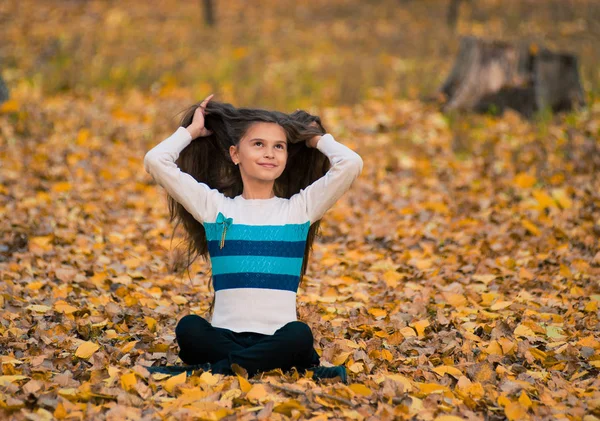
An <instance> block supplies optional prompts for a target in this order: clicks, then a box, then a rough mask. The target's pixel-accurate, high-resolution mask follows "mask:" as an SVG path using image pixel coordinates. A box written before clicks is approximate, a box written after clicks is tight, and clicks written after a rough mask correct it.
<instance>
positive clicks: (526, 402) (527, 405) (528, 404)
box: [519, 390, 532, 408]
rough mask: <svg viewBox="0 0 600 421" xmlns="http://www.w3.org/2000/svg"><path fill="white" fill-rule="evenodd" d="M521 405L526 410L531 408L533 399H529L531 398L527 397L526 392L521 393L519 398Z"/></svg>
mask: <svg viewBox="0 0 600 421" xmlns="http://www.w3.org/2000/svg"><path fill="white" fill-rule="evenodd" d="M519 403H520V404H521V405H523V406H524V407H525V408H531V405H532V402H531V399H529V396H527V393H526V392H525V391H524V390H522V391H521V396H519Z"/></svg>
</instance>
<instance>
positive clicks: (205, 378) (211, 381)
mask: <svg viewBox="0 0 600 421" xmlns="http://www.w3.org/2000/svg"><path fill="white" fill-rule="evenodd" d="M200 382H201V383H204V384H207V385H209V386H214V385H215V384H217V383H219V376H218V375H215V374H212V373H210V372H208V371H205V372H204V373H202V374H201V375H200Z"/></svg>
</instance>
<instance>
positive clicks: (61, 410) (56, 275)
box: [0, 90, 600, 421]
mask: <svg viewBox="0 0 600 421" xmlns="http://www.w3.org/2000/svg"><path fill="white" fill-rule="evenodd" d="M192 100H193V99H192V98H189V97H179V98H174V97H166V98H163V97H160V96H152V97H149V96H145V95H143V94H142V93H139V92H136V91H132V93H131V94H130V95H128V96H123V97H111V96H108V95H106V94H105V93H103V92H102V91H101V90H98V91H93V92H90V93H89V95H87V96H85V97H83V96H82V97H77V96H73V95H64V96H59V97H54V98H47V99H46V100H45V102H44V104H43V106H40V104H39V103H38V102H36V101H30V100H27V99H26V97H25V96H22V97H19V95H18V94H17V95H16V96H15V98H14V99H13V100H11V101H10V102H8V103H6V104H4V106H3V107H2V108H1V112H0V162H1V166H0V180H1V184H0V214H2V218H0V236H1V238H0V276H1V283H0V291H1V295H0V350H1V351H0V354H1V355H2V357H1V363H2V364H1V369H2V373H1V375H0V406H1V407H2V411H3V414H4V416H10V417H12V418H14V419H33V420H45V419H52V418H53V417H54V418H56V419H132V420H137V419H161V418H162V419H244V420H246V419H248V420H250V419H275V420H277V419H288V418H291V419H298V418H302V419H305V418H306V419H328V418H337V419H341V418H344V419H357V420H363V419H372V420H373V419H382V420H391V419H407V420H408V419H419V420H440V421H442V420H445V421H449V420H458V419H469V420H484V419H489V420H501V419H509V420H523V419H548V420H550V419H570V420H585V421H592V420H597V419H598V418H600V391H599V390H598V388H599V387H600V380H598V374H599V372H600V332H599V325H598V316H599V308H598V307H599V302H600V284H599V281H598V280H599V279H600V247H599V244H598V239H599V237H600V194H599V191H600V182H599V181H598V178H597V177H596V174H597V172H598V169H599V168H600V153H599V149H600V146H599V144H598V135H599V133H600V132H599V129H600V106H599V105H598V104H592V106H591V108H590V110H588V111H585V112H581V113H579V114H571V115H567V116H563V117H556V118H554V119H551V120H546V121H540V122H538V123H535V124H534V123H530V122H526V121H523V120H521V119H520V118H519V117H518V116H517V115H515V114H511V113H507V114H505V116H504V117H502V118H491V117H486V116H479V117H470V118H466V117H462V118H452V119H449V118H447V117H444V116H442V115H441V114H440V113H438V112H437V111H436V110H435V109H434V108H431V107H429V106H426V105H423V104H421V103H419V102H412V101H383V100H382V101H374V100H373V101H365V102H364V103H362V104H359V105H357V106H355V107H339V108H327V109H323V110H319V114H320V115H321V116H322V117H323V120H324V121H325V122H326V125H327V127H328V128H329V131H330V132H331V133H332V134H333V135H334V136H335V137H336V138H337V139H339V140H340V141H341V142H343V143H345V144H346V145H348V146H350V147H351V148H353V149H355V150H356V151H357V152H359V153H360V154H361V155H362V156H363V159H364V162H365V166H364V171H363V173H362V175H361V176H360V178H359V179H358V180H357V181H356V183H355V184H354V186H353V187H352V189H351V190H350V191H349V192H348V193H347V194H346V195H345V196H344V197H343V198H342V199H341V200H340V201H339V202H338V203H337V204H336V205H335V206H334V208H332V209H331V210H330V211H329V212H328V213H327V214H326V217H325V218H324V220H323V230H322V235H321V237H320V238H319V240H318V242H317V243H316V244H315V252H314V254H313V255H312V260H311V263H310V267H309V271H308V276H307V279H306V281H305V283H304V285H303V287H302V288H301V290H300V291H299V315H300V319H301V320H304V321H306V322H307V323H309V324H310V325H311V327H312V328H313V332H314V336H315V340H316V342H315V346H316V347H317V349H318V351H319V352H320V353H321V355H322V358H321V360H322V363H324V364H327V363H331V364H345V365H346V367H347V369H348V372H349V375H350V383H351V384H350V385H349V386H345V385H343V384H340V383H336V382H323V383H320V384H315V382H313V381H312V380H310V379H308V378H298V376H297V374H296V375H294V373H291V374H286V375H282V373H278V372H273V373H268V374H267V375H264V376H262V377H255V378H253V379H249V380H250V381H247V380H246V379H244V378H243V377H223V376H220V375H211V374H210V373H205V374H202V375H197V376H192V377H189V378H187V379H185V378H184V377H181V376H178V377H172V378H162V377H160V376H157V375H155V377H150V376H149V375H148V372H147V371H145V370H144V369H143V368H141V367H140V366H141V365H146V364H151V363H153V362H155V361H159V362H160V363H167V362H168V363H176V362H177V347H176V345H175V344H174V343H173V338H174V326H175V323H176V321H177V320H178V319H179V318H180V317H182V316H183V315H185V314H188V313H190V312H192V313H198V314H205V312H206V311H207V309H208V306H209V303H210V300H211V297H212V292H211V291H209V289H208V287H207V281H208V273H209V267H208V265H207V264H205V263H204V262H200V261H198V262H197V263H195V264H194V265H193V267H192V270H191V272H190V275H191V276H188V274H187V273H182V272H181V268H182V267H183V266H182V263H183V256H182V254H181V253H179V252H177V251H176V250H177V249H176V246H177V245H178V244H179V245H180V240H181V237H180V233H176V236H175V239H174V240H173V242H171V233H172V226H171V225H170V224H169V222H168V215H167V206H166V200H165V193H164V191H163V190H162V189H161V188H160V187H158V186H156V185H155V183H154V182H153V180H152V179H151V177H150V176H149V175H148V174H147V173H146V172H145V171H144V169H143V164H142V159H143V156H144V153H145V152H146V151H147V150H148V149H150V148H151V147H152V146H154V145H155V144H156V143H158V142H159V141H160V140H162V139H163V138H164V137H166V136H167V135H169V134H170V133H171V132H172V131H174V129H175V128H176V123H174V121H173V119H172V118H171V116H173V115H174V114H175V113H176V112H177V111H179V110H181V108H182V107H183V105H184V104H185V103H189V102H191V101H192ZM180 247H181V245H180Z"/></svg>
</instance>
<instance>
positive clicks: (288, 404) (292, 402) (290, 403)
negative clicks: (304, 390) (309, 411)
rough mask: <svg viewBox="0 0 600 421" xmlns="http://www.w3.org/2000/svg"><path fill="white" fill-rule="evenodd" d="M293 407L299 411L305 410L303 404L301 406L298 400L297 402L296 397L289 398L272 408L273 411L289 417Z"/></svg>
mask: <svg viewBox="0 0 600 421" xmlns="http://www.w3.org/2000/svg"><path fill="white" fill-rule="evenodd" d="M294 409H296V410H298V411H300V412H305V411H306V408H305V407H304V406H302V404H301V403H300V402H298V401H297V400H296V399H289V400H287V401H285V402H283V403H281V404H279V405H277V406H276V407H275V408H273V412H276V413H278V414H283V415H286V416H288V417H291V416H292V410H294Z"/></svg>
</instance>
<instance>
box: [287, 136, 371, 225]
mask: <svg viewBox="0 0 600 421" xmlns="http://www.w3.org/2000/svg"><path fill="white" fill-rule="evenodd" d="M317 149H318V150H320V151H321V152H323V154H325V156H327V158H329V162H331V168H329V171H327V173H326V174H325V175H324V176H323V177H321V178H319V179H318V180H316V181H315V182H313V183H312V184H311V185H310V186H308V187H306V188H305V189H302V190H300V192H298V193H297V194H295V195H294V196H292V197H291V198H290V200H291V201H294V202H295V203H294V206H300V207H303V208H304V209H305V210H306V213H307V215H308V217H309V219H310V223H311V224H312V223H313V222H315V221H317V220H319V219H321V218H322V217H323V215H324V214H325V212H326V211H327V210H328V209H329V208H331V207H332V206H333V205H334V204H335V202H337V200H338V199H339V198H340V197H341V196H342V195H343V194H344V193H345V192H346V191H347V190H348V189H349V188H350V186H351V185H352V183H353V182H354V180H355V179H356V178H357V177H358V175H359V174H360V173H361V171H362V168H363V161H362V158H361V157H360V155H358V154H357V153H356V152H354V151H353V150H352V149H350V148H348V147H347V146H345V145H342V144H341V143H339V142H337V141H336V140H335V139H334V138H333V136H332V135H331V134H329V133H327V134H325V135H323V136H321V138H320V139H319V141H318V143H317Z"/></svg>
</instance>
